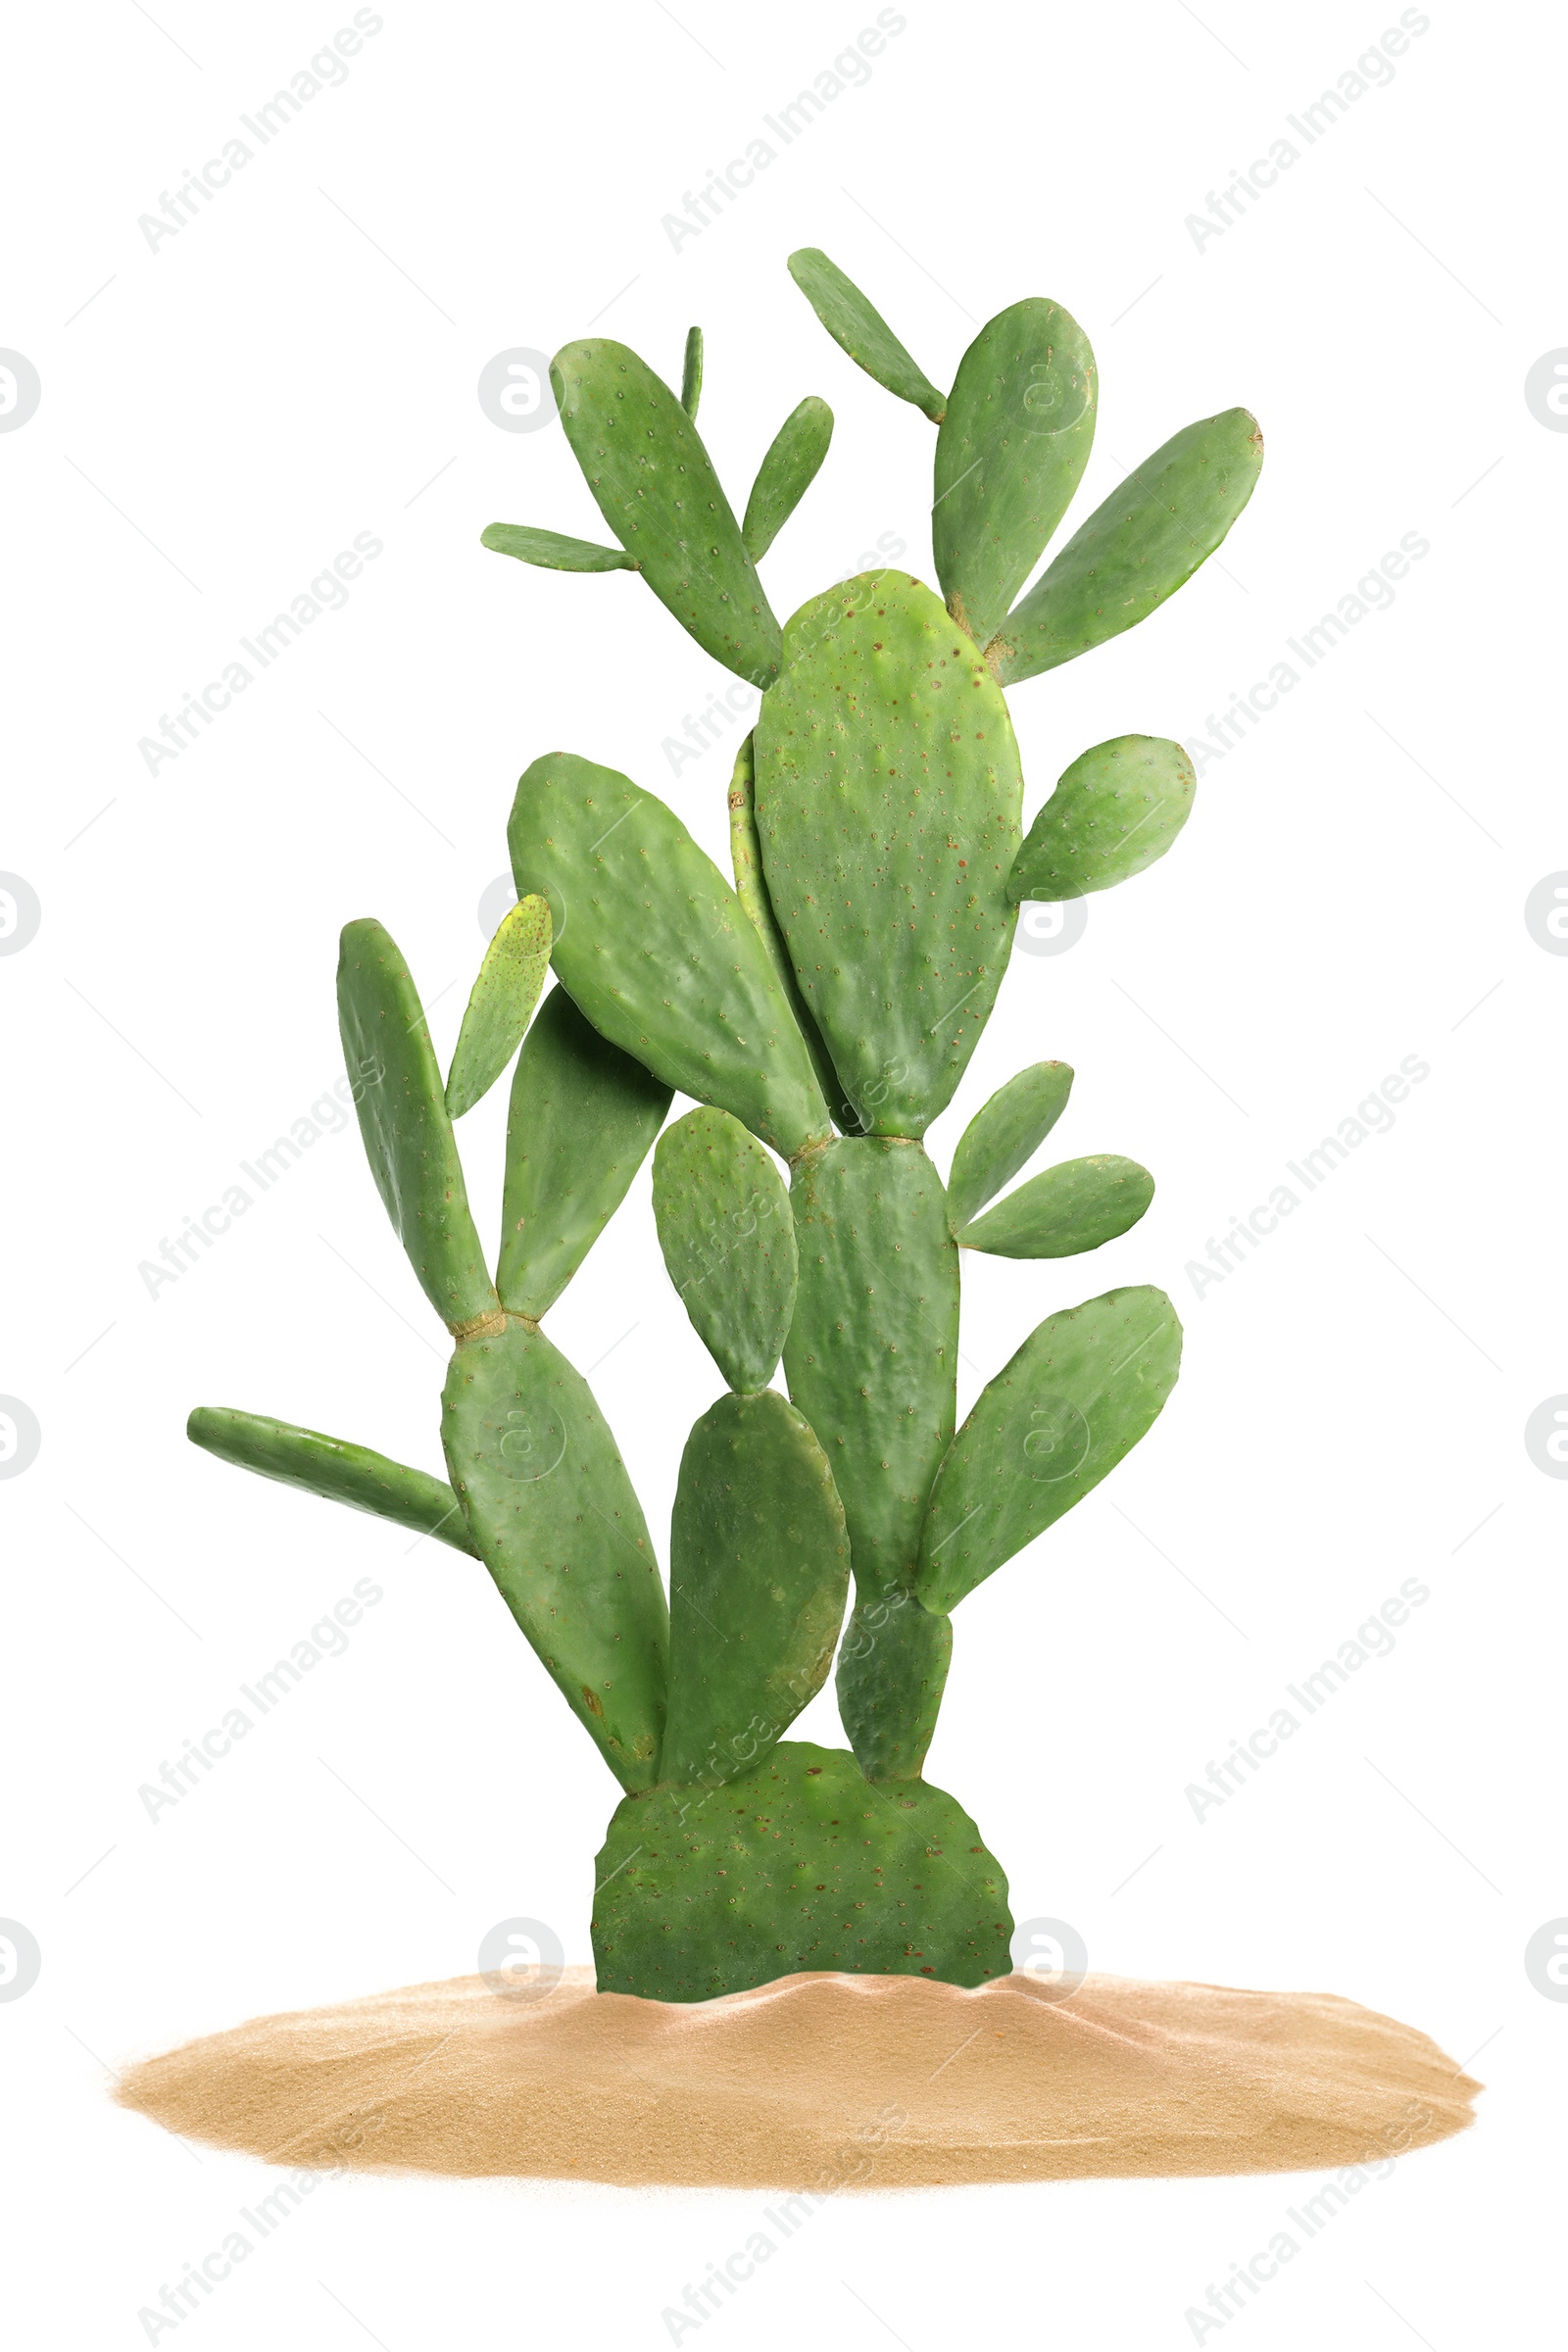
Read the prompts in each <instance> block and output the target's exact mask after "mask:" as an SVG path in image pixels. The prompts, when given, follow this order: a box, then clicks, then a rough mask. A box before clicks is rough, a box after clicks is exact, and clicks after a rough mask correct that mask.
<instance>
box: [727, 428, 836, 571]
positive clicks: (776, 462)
mask: <svg viewBox="0 0 1568 2352" xmlns="http://www.w3.org/2000/svg"><path fill="white" fill-rule="evenodd" d="M832 438H833V412H832V410H831V409H830V408H829V407H828V405H827V402H826V401H825V400H817V399H815V398H814V397H812V396H808V397H807V398H806V399H805V400H803V401H802V402H801V405H800V407H799V408H798V409H792V410H791V411H790V413H789V415H788V416H787V417H785V419H784V421H783V423H782V424H781V425H780V426H779V428H778V431H777V432H776V433H775V434H774V436H773V439H772V441H771V442H770V443H769V445H768V449H767V454H766V456H765V457H764V458H763V460H762V463H761V465H760V466H759V467H758V469H757V479H756V481H755V482H754V483H753V484H752V495H751V497H750V498H749V499H748V500H747V501H746V518H745V520H744V521H743V522H742V524H741V537H742V538H743V539H744V540H745V542H746V552H747V554H748V555H749V556H750V557H751V559H752V562H753V563H754V564H760V562H761V561H762V558H763V557H764V556H765V555H766V553H767V551H768V549H769V548H770V547H771V546H772V544H773V542H774V540H775V539H776V538H777V537H778V535H779V533H780V531H781V530H782V529H783V528H784V525H785V524H786V523H787V522H788V520H789V518H790V516H791V515H793V514H794V512H795V510H796V508H797V507H798V506H799V505H800V503H801V501H802V499H803V498H804V497H805V496H806V493H807V491H808V490H809V488H810V487H811V484H812V483H813V482H814V481H815V479H816V476H817V472H818V469H819V468H820V466H821V464H822V460H823V459H824V458H825V457H826V456H827V445H828V443H829V442H830V441H831V440H832Z"/></svg>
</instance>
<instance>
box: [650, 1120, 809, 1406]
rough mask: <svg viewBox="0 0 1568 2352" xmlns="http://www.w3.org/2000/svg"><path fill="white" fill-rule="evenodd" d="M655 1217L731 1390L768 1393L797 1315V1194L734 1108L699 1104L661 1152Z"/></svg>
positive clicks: (668, 1135) (686, 1299) (686, 1302)
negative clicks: (793, 1207)
mask: <svg viewBox="0 0 1568 2352" xmlns="http://www.w3.org/2000/svg"><path fill="white" fill-rule="evenodd" d="M654 1215H655V1217H656V1219H657V1220H658V1224H659V1245H660V1248H661V1249H662V1250H663V1252H664V1264H665V1266H666V1268H667V1269H668V1273H669V1279H670V1281H671V1282H672V1283H673V1284H674V1286H675V1289H676V1291H677V1293H678V1294H679V1297H680V1301H681V1304H682V1305H683V1306H684V1307H685V1309H686V1312H687V1313H688V1314H689V1315H690V1317H691V1319H692V1323H693V1325H694V1327H695V1329H696V1331H697V1334H698V1337H699V1338H700V1339H701V1340H702V1342H703V1345H704V1346H705V1347H706V1348H707V1349H708V1351H709V1353H710V1355H711V1357H712V1359H713V1361H714V1363H715V1364H717V1366H718V1368H719V1370H720V1371H721V1372H722V1373H723V1375H724V1378H725V1379H726V1380H727V1381H728V1382H729V1385H730V1387H731V1388H732V1389H737V1390H739V1391H741V1392H742V1393H743V1394H747V1395H750V1394H753V1393H755V1392H756V1391H757V1390H758V1389H765V1388H766V1386H767V1384H768V1382H769V1381H770V1380H771V1379H772V1377H773V1375H774V1373H775V1372H776V1371H777V1370H778V1359H779V1355H780V1353H781V1352H782V1349H783V1347H784V1335H785V1333H786V1332H787V1331H788V1330H789V1327H790V1317H791V1315H792V1314H793V1313H794V1312H795V1264H796V1251H795V1227H794V1224H793V1222H792V1221H791V1217H790V1197H789V1195H788V1193H787V1192H786V1191H785V1190H784V1187H783V1184H782V1183H781V1182H780V1180H779V1174H778V1170H777V1168H776V1166H775V1165H774V1163H773V1161H772V1160H771V1159H770V1158H769V1156H768V1154H767V1153H766V1152H764V1151H763V1149H762V1147H761V1145H760V1143H759V1142H758V1141H757V1138H756V1137H755V1136H752V1135H748V1134H747V1132H746V1130H745V1128H744V1127H743V1126H742V1125H741V1123H740V1121H739V1120H738V1119H732V1118H731V1117H730V1115H729V1112H728V1111H727V1110H693V1111H688V1112H687V1114H686V1116H685V1118H683V1119H677V1120H676V1121H675V1124H674V1126H673V1127H668V1128H666V1129H665V1131H664V1133H663V1135H662V1137H661V1138H660V1142H659V1150H658V1151H657V1152H655V1153H654Z"/></svg>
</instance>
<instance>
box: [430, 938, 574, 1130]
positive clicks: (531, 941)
mask: <svg viewBox="0 0 1568 2352" xmlns="http://www.w3.org/2000/svg"><path fill="white" fill-rule="evenodd" d="M549 969H550V908H549V907H548V906H547V904H546V903H545V901H544V900H543V899H540V898H528V899H519V900H518V901H517V903H516V905H515V907H508V908H507V911H506V913H505V914H504V915H503V916H502V918H501V921H500V924H499V925H498V926H497V930H496V935H495V937H494V939H492V940H491V942H490V945H489V947H488V948H486V950H485V953H484V961H483V962H482V963H481V964H480V966H479V977H478V979H477V980H475V982H474V984H473V991H472V994H471V995H470V996H469V998H468V1005H467V1010H466V1012H465V1013H464V1016H463V1027H462V1028H461V1029H460V1030H459V1032H458V1043H457V1047H456V1050H455V1051H454V1053H453V1055H452V1067H451V1069H450V1070H449V1071H448V1072H447V1095H446V1101H447V1115H448V1117H449V1118H454V1119H461V1118H462V1117H463V1114H464V1112H465V1111H468V1110H471V1109H472V1108H473V1106H474V1104H475V1103H478V1102H482V1101H483V1099H484V1097H485V1096H486V1095H487V1094H488V1093H489V1092H490V1089H491V1088H492V1087H493V1086H494V1084H495V1082H496V1080H497V1079H498V1078H499V1077H500V1075H501V1073H502V1071H503V1070H504V1069H505V1068H506V1066H507V1064H508V1062H509V1061H510V1060H511V1059H512V1056H513V1055H514V1054H515V1052H516V1051H517V1048H518V1047H519V1046H520V1045H521V1043H522V1036H523V1031H524V1030H525V1029H526V1028H527V1026H528V1023H529V1021H530V1020H531V1019H532V1018H533V1008H534V1006H535V1005H537V1004H538V1002H539V991H540V990H541V989H542V988H543V986H544V984H545V974H546V973H547V972H548V971H549Z"/></svg>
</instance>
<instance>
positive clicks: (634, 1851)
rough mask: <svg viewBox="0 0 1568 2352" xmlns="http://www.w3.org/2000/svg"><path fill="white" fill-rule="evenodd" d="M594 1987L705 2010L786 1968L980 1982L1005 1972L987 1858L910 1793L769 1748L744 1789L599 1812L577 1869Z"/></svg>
mask: <svg viewBox="0 0 1568 2352" xmlns="http://www.w3.org/2000/svg"><path fill="white" fill-rule="evenodd" d="M594 1877H595V1881H596V1891H595V1895H594V1919H593V1940H594V1961H595V1965H596V1970H597V1974H598V1981H599V1990H600V1991H601V1992H631V1993H640V1994H641V1995H642V1996H643V1998H644V1999H646V2000H656V2001H709V2000H714V1999H716V1998H718V1996H719V1995H720V1994H722V1993H726V1992H744V1991H746V1990H747V1989H748V1987H749V1986H751V1985H766V1984H770V1983H771V1982H772V1980H773V1979H774V1978H775V1977H782V1976H790V1975H793V1974H795V1973H796V1972H798V1971H800V1970H803V1969H830V1970H847V1971H852V1972H854V1973H855V1974H857V1975H860V1976H900V1977H915V1976H919V1977H932V1978H936V1979H937V1980H939V1981H940V1982H942V1983H944V1984H949V1985H984V1984H986V1983H987V1982H988V1981H989V1980H990V1979H991V1978H993V1977H1005V1976H1007V1975H1008V1974H1009V1973H1010V1971H1011V1966H1012V1963H1011V1960H1010V1958H1009V1956H1008V1941H1009V1938H1010V1936H1011V1934H1012V1920H1011V1917H1010V1915H1009V1913H1008V1910H1007V1884H1006V1881H1005V1878H1004V1877H1003V1874H1002V1869H1001V1865H1000V1864H999V1863H998V1862H997V1861H996V1860H995V1858H994V1857H993V1856H992V1855H991V1854H989V1853H988V1852H987V1851H986V1849H985V1847H984V1845H983V1844H982V1843H981V1841H980V1833H979V1831H978V1830H977V1829H976V1828H975V1826H974V1823H973V1822H972V1821H971V1820H970V1818H969V1816H968V1814H967V1813H965V1812H964V1810H963V1808H962V1806H961V1805H959V1804H957V1803H956V1801H955V1800H954V1798H952V1797H951V1796H949V1795H948V1794H947V1793H946V1791H945V1790H943V1789H933V1788H930V1787H929V1786H928V1785H927V1784H925V1783H924V1782H914V1783H900V1784H898V1785H896V1786H895V1787H893V1788H891V1789H874V1788H872V1786H871V1785H870V1783H869V1782H868V1781H866V1780H865V1779H864V1778H863V1776H862V1775H861V1773H860V1770H859V1768H858V1765H857V1764H856V1763H855V1761H854V1758H853V1757H851V1756H848V1755H846V1754H845V1753H844V1751H843V1749H842V1748H833V1747H815V1746H813V1745H812V1744H811V1743H810V1742H809V1741H808V1740H786V1741H784V1742H783V1744H782V1745H780V1746H779V1747H776V1748H775V1749H774V1750H773V1752H772V1754H771V1755H770V1756H768V1757H766V1758H765V1759H764V1761H763V1762H762V1763H760V1764H759V1765H758V1766H756V1767H755V1768H754V1769H753V1771H751V1772H750V1773H749V1774H748V1775H747V1776H746V1778H745V1779H744V1780H740V1781H731V1782H730V1783H729V1784H728V1785H727V1786H726V1787H724V1788H722V1789H715V1790H711V1791H709V1792H706V1793H702V1794H699V1793H697V1792H695V1791H694V1790H692V1789H680V1788H662V1789H651V1790H650V1791H649V1792H648V1793H647V1794H646V1795H643V1796H638V1797H628V1798H627V1799H625V1801H624V1802H623V1803H621V1804H620V1805H618V1806H617V1807H616V1810H615V1814H614V1818H613V1821H612V1822H611V1825H610V1832H609V1835H608V1837H607V1838H606V1840H605V1843H604V1846H603V1848H602V1850H601V1852H600V1854H599V1858H598V1861H597V1864H596V1865H595V1871H594Z"/></svg>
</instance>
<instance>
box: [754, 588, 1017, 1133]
mask: <svg viewBox="0 0 1568 2352" xmlns="http://www.w3.org/2000/svg"><path fill="white" fill-rule="evenodd" d="M784 663H785V666H784V675H783V677H782V678H781V679H780V681H779V683H778V685H777V686H776V687H775V688H774V689H773V691H772V693H771V694H770V695H768V696H767V698H766V700H765V701H764V703H763V705H762V714H761V717H760V719H759V721H758V725H757V751H756V758H757V830H758V838H759V840H760V844H761V853H762V866H763V870H764V872H765V874H766V876H767V883H768V890H769V894H770V896H771V899H772V906H773V912H774V914H775V916H776V917H777V920H778V925H779V928H780V930H781V931H782V932H783V934H784V938H785V941H786V942H787V944H788V947H789V952H790V958H791V960H792V962H793V963H794V966H795V974H796V978H797V979H798V980H799V982H800V986H801V993H802V995H803V996H804V997H805V999H806V1001H807V1003H808V1005H809V1006H810V1008H811V1011H812V1013H813V1015H814V1016H815V1019H816V1022H817V1025H818V1027H819V1028H820V1029H821V1032H822V1036H823V1038H824V1040H825V1042H826V1045H827V1050H828V1052H829V1053H830V1054H831V1055H832V1057H833V1066H834V1068H835V1070H836V1071H837V1072H838V1075H839V1078H840V1080H841V1081H842V1083H843V1086H844V1090H845V1093H846V1095H847V1096H848V1098H849V1100H850V1101H851V1103H854V1105H855V1108H856V1110H857V1112H858V1115H859V1117H860V1119H861V1120H862V1121H863V1122H864V1124H865V1125H866V1126H868V1127H869V1128H871V1130H872V1131H873V1132H874V1133H875V1134H878V1135H904V1136H919V1135H922V1134H923V1133H924V1132H925V1129H926V1128H927V1127H928V1126H929V1124H930V1122H931V1121H932V1119H934V1118H935V1117H936V1115H937V1113H938V1111H940V1110H942V1109H943V1108H944V1107H945V1106H946V1104H947V1103H949V1102H950V1101H951V1099H952V1096H953V1093H954V1090H955V1089H956V1086H957V1083H958V1081H959V1079H960V1078H961V1077H962V1075H963V1072H964V1067H965V1065H966V1063H967V1061H968V1059H969V1055H970V1054H971V1053H972V1052H973V1051H974V1047H975V1043H976V1040H977V1039H978V1038H979V1035H980V1032H981V1030H982V1029H983V1028H984V1026H985V1022H986V1018H987V1015H988V1014H989V1013H990V1010H991V1007H992V1005H993V1004H994V1002H995V1000H996V994H997V990H998V989H999V987H1000V986H1001V984H1002V975H1003V973H1004V971H1005V968H1006V962H1007V956H1008V952H1009V950H1010V948H1011V945H1012V934H1013V929H1014V926H1015V923H1016V919H1017V916H1016V909H1015V907H1014V906H1013V904H1012V902H1011V901H1010V900H1009V898H1008V896H1007V887H1006V885H1007V874H1008V871H1009V869H1010V868H1011V865H1012V861H1013V858H1014V857H1015V856H1016V855H1017V850H1018V843H1019V837H1020V832H1021V826H1020V810H1021V807H1022V799H1023V776H1022V770H1021V768H1020V766H1019V761H1018V747H1017V744H1016V742H1015V741H1014V738H1013V732H1012V725H1011V722H1010V720H1009V719H1008V716H1007V710H1006V705H1005V702H1004V701H1003V698H1002V695H1001V693H1000V692H999V690H998V688H997V686H996V684H995V682H994V681H993V679H992V677H991V675H990V673H989V672H988V670H987V668H986V665H985V662H984V661H983V659H982V658H981V655H980V653H979V650H978V648H977V647H976V646H975V645H974V644H973V643H972V642H971V640H970V639H969V638H968V637H967V636H966V635H965V634H964V632H963V631H962V630H961V629H960V628H959V627H958V626H957V624H956V622H955V621H954V620H953V618H952V616H951V615H950V614H949V613H946V612H945V611H944V610H943V608H942V605H941V603H940V602H939V600H938V599H937V598H936V597H934V596H933V595H932V593H931V591H930V589H929V588H927V587H925V586H923V585H922V583H921V582H920V581H918V580H915V579H911V578H910V577H909V575H908V574H907V572H897V571H886V572H867V573H863V574H861V575H860V577H859V578H858V579H855V580H850V581H846V582H845V583H844V585H843V587H842V588H834V589H829V590H828V592H827V594H826V595H825V596H820V597H814V598H812V600H811V601H810V603H809V604H808V605H805V606H803V607H802V609H801V611H800V612H799V613H796V614H795V616H794V618H793V619H792V620H791V621H790V623H789V626H788V628H787V629H786V631H785V636H784Z"/></svg>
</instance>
